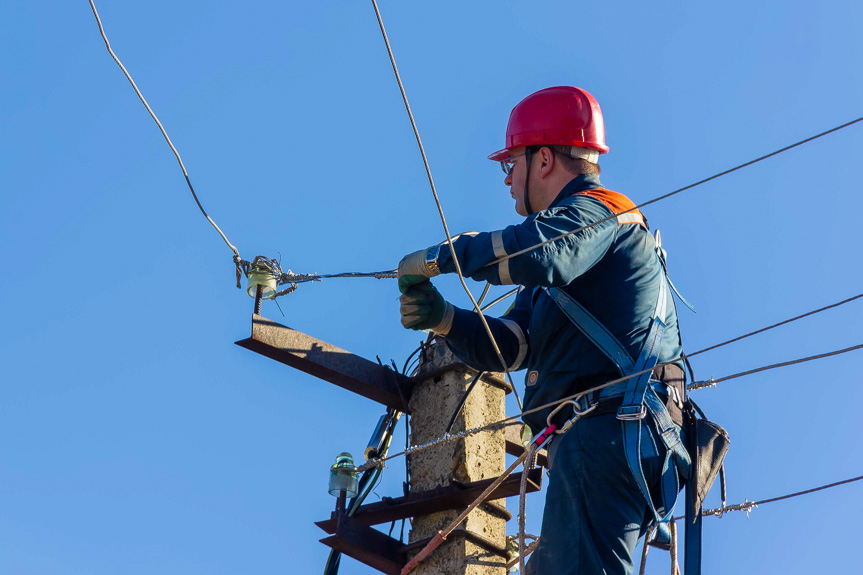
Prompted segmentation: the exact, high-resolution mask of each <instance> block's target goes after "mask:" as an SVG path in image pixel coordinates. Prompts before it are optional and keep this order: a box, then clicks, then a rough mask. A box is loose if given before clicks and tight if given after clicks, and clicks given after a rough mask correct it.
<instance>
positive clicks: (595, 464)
mask: <svg viewBox="0 0 863 575" xmlns="http://www.w3.org/2000/svg"><path fill="white" fill-rule="evenodd" d="M608 150H609V148H608V147H607V146H606V144H605V130H604V123H603V118H602V112H601V110H600V108H599V105H598V103H597V102H596V100H595V99H594V98H593V96H591V95H590V94H589V93H588V92H587V91H585V90H582V89H579V88H574V87H568V86H559V87H553V88H547V89H544V90H540V91H538V92H535V93H533V94H531V95H529V96H528V97H527V98H525V99H524V100H522V101H521V102H520V103H519V104H518V105H516V106H515V108H513V110H512V113H511V114H510V118H509V123H508V125H507V129H506V145H505V146H504V148H503V149H501V150H499V151H497V152H494V153H493V154H491V155H490V156H489V159H491V160H495V161H498V162H500V165H501V167H502V168H503V171H504V173H505V174H506V176H505V178H504V184H505V185H507V186H509V191H510V195H511V196H512V198H513V200H514V202H515V211H516V212H517V213H518V214H519V215H520V216H523V217H524V218H525V219H524V221H522V222H521V223H518V224H515V225H511V226H508V227H506V228H504V229H502V230H496V231H492V232H487V233H479V234H475V235H461V236H459V237H458V238H457V239H455V240H453V250H454V252H455V253H453V252H452V251H451V250H450V247H449V246H448V245H447V243H443V244H441V245H435V246H432V247H430V248H428V249H424V250H419V251H417V252H414V253H411V254H408V255H407V256H405V257H404V258H403V259H402V261H401V262H400V264H399V270H398V272H399V282H398V283H399V290H400V291H401V292H402V296H401V298H400V302H401V316H402V318H401V321H402V324H403V325H404V327H406V328H409V329H414V330H430V331H432V332H434V333H435V334H436V335H437V336H439V337H441V338H443V339H444V340H445V341H446V344H447V345H448V346H449V348H450V349H451V350H452V351H453V353H454V354H455V355H456V356H457V357H458V358H459V359H461V360H462V361H464V362H465V363H466V364H467V365H470V366H471V367H474V368H475V369H478V370H489V371H501V370H502V366H501V362H500V358H499V357H498V355H497V353H496V352H495V350H494V347H493V345H492V343H491V339H490V338H489V337H488V335H487V333H486V330H485V328H484V327H483V325H482V323H481V320H480V318H479V315H478V314H476V313H474V312H473V310H464V309H459V308H457V307H455V306H453V305H452V304H450V303H448V302H447V301H446V300H445V299H444V298H443V297H442V296H441V294H440V293H439V292H438V291H437V289H436V288H435V287H434V286H433V285H432V284H431V282H430V281H429V280H430V278H432V277H434V276H436V275H438V274H440V273H456V265H455V257H457V258H458V262H459V263H460V265H461V270H462V273H463V274H464V276H466V277H470V278H473V279H474V280H479V281H488V282H490V283H492V284H494V285H518V286H520V288H519V291H518V293H517V295H516V297H515V301H514V303H513V305H512V306H511V307H510V309H509V310H508V311H507V312H506V313H505V314H504V315H503V316H502V317H500V318H488V320H487V321H488V325H489V328H490V329H491V332H492V334H493V335H494V339H495V341H496V342H497V345H498V346H499V349H500V352H501V354H502V356H503V360H504V361H505V362H506V367H507V369H508V370H510V371H516V370H521V369H525V370H526V375H525V391H524V409H525V410H526V411H527V410H531V409H532V408H535V407H538V406H543V405H545V404H548V403H551V402H554V401H556V400H560V399H561V398H564V397H567V396H571V395H573V394H576V393H578V392H581V391H585V390H588V389H589V388H592V387H595V386H598V385H601V384H603V383H605V382H608V381H611V380H614V379H620V378H621V377H622V376H626V375H630V374H632V373H636V372H637V371H639V366H640V367H641V371H644V372H645V373H646V374H643V375H641V376H636V377H632V378H629V379H627V380H625V381H622V382H620V383H617V384H614V385H613V386H610V387H607V388H605V389H603V390H601V391H598V392H593V393H589V394H587V395H584V396H582V397H580V398H579V400H578V403H577V408H578V412H587V413H585V415H583V416H582V417H580V418H579V419H577V421H576V422H575V424H574V425H573V427H572V428H571V429H569V431H567V432H566V433H565V434H563V435H558V436H556V438H555V440H554V441H553V442H552V443H551V444H550V447H549V465H550V472H549V473H550V479H549V486H548V493H547V495H546V502H545V510H544V512H543V520H542V532H541V535H540V543H539V545H538V547H537V549H536V551H535V552H534V553H533V554H532V556H531V558H530V561H529V562H528V564H527V567H526V571H527V573H531V574H536V575H567V574H573V575H574V574H579V575H593V574H597V575H599V574H605V575H611V574H621V575H623V574H629V573H632V571H633V569H634V561H633V554H634V551H635V547H636V544H637V542H638V539H639V537H641V536H643V535H645V534H646V533H648V532H651V533H661V532H662V530H661V529H655V528H656V527H660V526H662V525H665V526H666V527H667V523H663V522H664V521H667V520H668V519H669V517H670V514H671V510H672V508H673V506H674V500H675V498H676V496H677V493H678V491H679V490H680V488H681V486H682V483H683V482H684V481H685V478H686V477H687V475H688V473H689V467H688V466H689V460H688V457H687V454H686V451H685V449H684V448H683V447H682V446H683V441H682V432H681V429H680V425H681V421H682V417H681V406H682V402H681V398H682V397H683V395H684V386H685V380H684V372H683V366H682V365H681V364H680V363H669V364H668V365H664V364H663V362H673V361H674V360H678V359H679V358H680V357H681V352H682V344H681V340H680V333H679V330H678V322H677V313H676V310H675V305H674V301H673V299H672V295H671V290H670V289H669V287H672V288H673V286H671V284H670V281H669V280H668V278H667V275H666V267H665V261H664V252H663V251H662V249H661V247H660V246H659V245H658V242H657V240H658V238H656V239H655V238H654V236H652V235H651V233H650V232H649V228H648V223H647V220H646V218H645V217H644V216H643V214H642V213H641V212H640V211H639V210H637V209H634V208H635V205H634V204H633V202H632V201H631V200H630V199H629V198H627V197H626V196H624V195H622V194H619V193H616V192H613V191H610V190H606V189H604V188H603V187H602V185H601V184H600V181H599V176H600V168H599V163H598V162H599V157H600V155H601V154H605V153H607V152H608ZM616 214H619V215H616ZM585 226H591V227H588V228H587V229H582V228H585ZM573 231H575V233H573V234H570V235H567V236H566V237H563V238H560V239H554V241H551V242H550V243H548V244H546V245H543V246H541V247H538V248H536V249H532V250H530V248H533V247H534V246H537V245H538V244H541V243H543V242H545V241H547V240H551V239H552V238H558V236H561V235H563V234H566V233H567V232H573ZM523 250H530V251H524V252H523ZM454 256H455V257H454ZM553 409H554V406H552V407H546V408H544V409H541V410H539V411H537V412H535V413H530V414H526V415H525V416H524V418H523V419H524V422H525V424H526V425H527V426H528V427H529V428H530V430H531V431H532V432H533V433H538V432H539V431H541V430H543V429H544V428H545V427H546V426H547V425H548V424H550V423H554V424H556V425H558V426H560V425H561V424H563V423H564V422H565V421H566V420H568V419H570V418H572V416H573V413H574V411H573V408H572V407H571V406H569V405H566V406H564V409H562V410H560V411H559V412H558V413H556V414H554V419H553V420H552V421H548V420H547V418H548V417H549V415H550V414H551V412H552V410H553Z"/></svg>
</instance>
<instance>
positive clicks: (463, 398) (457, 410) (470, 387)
mask: <svg viewBox="0 0 863 575" xmlns="http://www.w3.org/2000/svg"><path fill="white" fill-rule="evenodd" d="M483 375H485V372H484V371H480V372H477V374H476V375H475V376H473V379H472V380H471V382H470V384H469V385H468V386H467V389H466V390H464V393H463V394H462V395H461V399H459V400H458V405H457V406H456V407H455V410H454V411H453V412H452V417H450V418H449V423H448V424H447V426H446V431H444V432H443V434H444V435H445V436H446V435H449V432H450V431H451V430H452V426H453V424H454V423H455V420H456V418H457V417H458V414H459V413H461V408H462V407H464V402H465V401H467V396H469V395H470V392H471V391H473V388H474V387H475V386H476V382H478V381H479V378H481V377H482V376H483Z"/></svg>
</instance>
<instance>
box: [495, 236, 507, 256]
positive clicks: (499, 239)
mask: <svg viewBox="0 0 863 575" xmlns="http://www.w3.org/2000/svg"><path fill="white" fill-rule="evenodd" d="M491 248H492V249H493V250H494V257H496V258H502V257H503V256H505V255H508V254H507V253H506V248H504V247H503V231H501V230H495V231H493V232H492V233H491Z"/></svg>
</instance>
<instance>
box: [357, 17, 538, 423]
mask: <svg viewBox="0 0 863 575" xmlns="http://www.w3.org/2000/svg"><path fill="white" fill-rule="evenodd" d="M372 6H373V7H374V9H375V16H376V17H377V19H378V25H379V26H380V29H381V34H382V35H383V37H384V43H385V44H386V46H387V54H388V55H389V57H390V64H392V67H393V72H394V73H395V76H396V82H398V85H399V91H400V92H401V94H402V100H403V101H404V104H405V110H407V113H408V118H409V119H410V122H411V127H412V128H413V131H414V136H415V137H416V141H417V146H419V150H420V155H421V156H422V159H423V165H424V166H425V170H426V175H427V176H428V181H429V185H430V186H431V191H432V195H433V196H434V201H435V205H436V206H437V210H438V215H439V216H440V221H441V224H442V225H443V231H444V233H445V234H446V242H447V245H448V246H449V249H450V255H451V256H452V261H453V265H455V270H456V273H458V279H459V281H460V282H461V286H462V287H463V288H464V291H465V293H466V294H467V297H468V298H470V301H471V303H472V304H473V307H474V309H475V310H476V313H477V315H479V319H480V321H481V322H482V325H483V327H484V328H485V331H486V333H487V334H488V337H489V340H490V341H491V345H492V347H493V348H494V352H495V353H496V354H497V358H498V359H499V360H500V365H501V367H502V368H503V371H504V373H505V374H506V377H507V379H509V384H510V386H511V387H512V392H513V395H515V400H516V402H517V403H518V408H519V409H522V404H521V397H519V394H518V390H517V389H516V387H515V382H513V380H512V374H510V372H509V368H508V367H507V365H506V360H504V358H503V354H502V353H501V352H500V347H498V345H497V341H496V340H495V338H494V334H493V333H492V332H491V328H490V327H489V325H488V321H486V319H485V316H484V315H483V313H482V309H481V308H480V305H479V304H478V303H477V301H476V299H474V297H473V294H472V293H471V291H470V288H468V287H467V283H466V282H465V279H464V274H463V273H462V271H461V264H460V263H459V261H458V256H457V255H456V253H455V248H454V247H453V243H452V235H451V234H450V232H449V226H448V225H447V223H446V216H444V213H443V206H442V205H441V203H440V198H439V197H438V195H437V188H435V184H434V178H432V173H431V167H429V162H428V158H427V157H426V152H425V148H424V147H423V143H422V139H421V138H420V133H419V129H418V128H417V124H416V121H415V120H414V115H413V112H412V111H411V106H410V103H409V102H408V96H407V93H406V92H405V87H404V84H402V78H401V75H400V74H399V69H398V66H396V58H395V56H394V55H393V50H392V47H391V46H390V40H389V38H388V37H387V31H386V28H384V21H383V18H381V11H380V10H379V9H378V3H377V0H372Z"/></svg>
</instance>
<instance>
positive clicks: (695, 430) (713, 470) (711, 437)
mask: <svg viewBox="0 0 863 575" xmlns="http://www.w3.org/2000/svg"><path fill="white" fill-rule="evenodd" d="M687 403H688V404H689V405H687V406H686V407H687V409H686V411H687V414H688V416H689V420H690V421H689V422H688V423H689V425H688V427H689V433H691V434H693V435H691V436H690V437H691V438H692V439H691V443H690V445H691V450H692V451H693V453H690V456H691V458H692V464H693V465H692V477H690V479H689V480H690V482H694V485H692V487H694V488H693V489H690V491H689V493H690V494H691V495H690V496H691V497H692V498H693V501H692V504H693V509H694V510H695V511H696V512H697V513H699V514H700V513H701V507H702V505H703V503H704V499H705V498H706V497H707V493H708V492H709V491H710V488H711V487H712V486H713V482H714V481H716V476H717V475H719V472H720V470H721V469H722V462H723V461H724V460H725V454H726V453H728V445H729V443H730V439H729V438H728V432H727V431H725V430H724V429H723V428H722V427H721V426H719V425H717V424H715V423H713V422H712V421H708V420H707V418H706V417H704V412H703V411H701V408H699V407H698V406H697V405H696V404H695V402H693V401H692V400H691V399H687ZM699 416H700V417H699Z"/></svg>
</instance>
